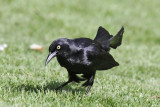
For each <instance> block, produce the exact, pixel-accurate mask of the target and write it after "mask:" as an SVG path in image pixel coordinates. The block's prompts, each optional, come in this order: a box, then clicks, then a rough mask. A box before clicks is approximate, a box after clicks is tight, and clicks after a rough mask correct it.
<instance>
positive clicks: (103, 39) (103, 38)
mask: <svg viewBox="0 0 160 107" xmlns="http://www.w3.org/2000/svg"><path fill="white" fill-rule="evenodd" d="M123 32H124V27H122V28H121V29H120V30H119V32H118V33H117V34H116V35H115V36H112V35H110V34H109V32H108V31H107V30H105V29H104V28H103V27H101V26H100V27H99V29H98V31H97V35H96V37H95V39H94V40H95V41H97V42H99V43H100V44H101V46H102V47H103V48H104V49H106V50H109V49H110V47H111V48H113V49H116V48H117V47H118V46H120V45H121V42H122V37H123Z"/></svg>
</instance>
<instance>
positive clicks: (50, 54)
mask: <svg viewBox="0 0 160 107" xmlns="http://www.w3.org/2000/svg"><path fill="white" fill-rule="evenodd" d="M56 53H57V52H53V53H51V52H50V53H49V54H48V57H47V59H46V63H45V65H47V64H48V63H49V62H50V61H51V59H52V58H54V57H55V56H56Z"/></svg>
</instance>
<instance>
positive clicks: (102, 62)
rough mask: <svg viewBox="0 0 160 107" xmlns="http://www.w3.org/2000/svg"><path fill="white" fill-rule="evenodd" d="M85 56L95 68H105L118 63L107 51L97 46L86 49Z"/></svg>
mask: <svg viewBox="0 0 160 107" xmlns="http://www.w3.org/2000/svg"><path fill="white" fill-rule="evenodd" d="M87 56H88V60H89V61H90V62H92V66H93V67H94V68H95V69H96V70H107V69H110V68H112V67H115V66H118V65H119V64H118V62H116V61H115V60H114V58H113V57H112V55H111V54H110V53H109V52H107V51H105V50H103V49H102V48H100V47H97V46H92V48H90V49H88V51H87Z"/></svg>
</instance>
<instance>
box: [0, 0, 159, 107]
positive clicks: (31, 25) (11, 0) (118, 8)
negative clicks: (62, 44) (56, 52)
mask: <svg viewBox="0 0 160 107" xmlns="http://www.w3.org/2000/svg"><path fill="white" fill-rule="evenodd" d="M159 6H160V1H159V0H152V1H151V0H132V1H131V0H130V1H129V0H128V1H126V0H117V1H114V0H63V1H61V0H46V1H44V0H0V44H3V43H7V44H8V48H6V50H5V51H3V52H2V51H0V105H1V106H2V105H3V106H19V107H21V106H30V107H32V106H33V107H41V106H45V107H49V106H53V107H56V106H58V107H64V106H68V107H69V106H70V107H79V106H81V107H84V106H85V107H102V106H104V107H106V106H118V107H119V106H123V107H124V106H126V107H128V106H131V107H137V106H141V107H150V106H153V107H158V106H160V98H158V96H160V64H159V63H160V58H159V56H160V35H159V32H160V30H159V29H160V20H159V17H160V12H159V10H160V7H159ZM122 25H123V26H124V28H125V33H124V38H123V43H122V45H121V46H120V47H119V48H118V49H116V50H114V49H112V50H111V54H112V55H113V56H114V58H115V59H116V60H117V61H118V62H119V63H120V66H118V67H116V68H113V69H110V70H107V71H97V74H96V78H95V83H94V85H93V87H92V89H91V91H90V92H89V94H88V95H87V96H84V93H85V91H86V88H84V87H81V86H80V85H81V84H76V83H71V84H69V85H68V86H66V87H64V88H63V90H62V92H59V93H56V92H55V91H54V88H56V87H57V86H59V85H60V84H62V83H63V82H65V81H67V72H66V69H65V68H62V67H60V65H59V64H58V62H57V60H56V58H55V59H53V60H52V61H51V62H50V63H49V64H48V66H47V68H46V67H45V59H46V57H47V55H48V47H49V45H50V44H51V42H52V41H53V40H55V39H57V38H61V37H63V38H77V37H88V38H92V39H93V38H94V37H95V35H96V32H97V29H98V27H99V26H103V27H104V28H106V29H107V30H108V31H109V32H110V33H111V34H113V35H114V34H116V33H117V31H118V30H119V29H120V28H121V26H122ZM32 43H37V44H41V45H43V47H44V51H43V52H37V51H31V50H30V49H29V46H30V45H31V44H32Z"/></svg>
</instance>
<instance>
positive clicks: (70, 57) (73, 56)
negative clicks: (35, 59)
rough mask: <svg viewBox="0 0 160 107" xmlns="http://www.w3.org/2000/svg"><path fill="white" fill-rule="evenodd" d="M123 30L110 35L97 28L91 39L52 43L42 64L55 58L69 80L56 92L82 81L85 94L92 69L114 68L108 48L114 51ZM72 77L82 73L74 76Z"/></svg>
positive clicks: (91, 81)
mask: <svg viewBox="0 0 160 107" xmlns="http://www.w3.org/2000/svg"><path fill="white" fill-rule="evenodd" d="M123 32H124V28H123V27H122V28H121V29H120V31H119V32H118V33H117V34H116V35H115V36H112V35H110V34H109V32H108V31H106V30H105V29H104V28H102V27H99V29H98V32H97V35H96V37H95V39H94V40H91V39H89V38H76V39H67V38H60V39H57V40H55V41H53V42H52V44H51V45H50V47H49V55H48V57H47V60H46V65H47V64H48V63H49V61H50V60H51V59H52V58H53V57H55V56H56V57H57V60H58V62H59V64H60V65H61V66H62V67H65V68H66V69H67V71H68V76H69V79H68V81H67V82H66V83H64V84H62V85H61V86H59V87H58V88H56V90H58V89H60V88H62V87H63V86H65V85H67V84H68V83H70V82H72V81H75V82H80V81H84V80H86V82H85V83H84V84H82V86H88V89H87V92H86V95H87V93H88V92H89V90H90V88H91V86H92V85H93V82H94V77H95V73H96V70H107V69H110V68H112V67H115V66H118V65H119V64H118V62H116V61H115V60H114V58H113V57H112V55H111V54H110V53H109V50H110V48H113V49H116V48H117V47H118V46H120V45H121V41H122V36H123ZM76 74H83V75H82V77H78V76H77V75H76Z"/></svg>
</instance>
